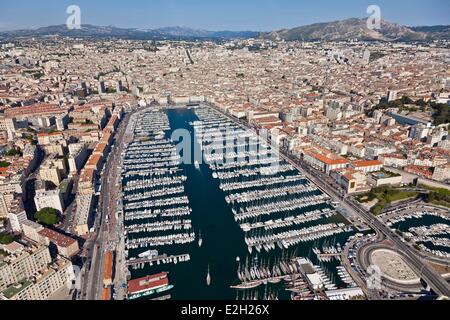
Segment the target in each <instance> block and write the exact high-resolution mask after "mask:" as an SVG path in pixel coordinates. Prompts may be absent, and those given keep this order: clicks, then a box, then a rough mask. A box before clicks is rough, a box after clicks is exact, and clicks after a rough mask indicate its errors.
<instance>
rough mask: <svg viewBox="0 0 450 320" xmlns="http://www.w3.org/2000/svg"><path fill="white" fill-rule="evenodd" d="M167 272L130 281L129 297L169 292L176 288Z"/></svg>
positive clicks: (137, 297)
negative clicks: (170, 281)
mask: <svg viewBox="0 0 450 320" xmlns="http://www.w3.org/2000/svg"><path fill="white" fill-rule="evenodd" d="M167 276H168V273H167V272H161V273H158V274H155V275H150V276H146V277H143V278H139V279H135V280H130V281H128V299H129V300H135V299H140V298H144V297H148V296H152V295H155V294H159V293H163V292H167V291H169V290H171V289H173V288H174V286H173V285H170V283H169V279H168V277H167Z"/></svg>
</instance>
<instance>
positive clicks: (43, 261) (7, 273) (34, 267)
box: [0, 242, 74, 300]
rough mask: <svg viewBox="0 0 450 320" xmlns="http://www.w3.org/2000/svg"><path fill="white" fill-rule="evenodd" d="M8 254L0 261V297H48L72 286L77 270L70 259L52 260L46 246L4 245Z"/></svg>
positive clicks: (8, 298) (24, 298) (10, 298)
mask: <svg viewBox="0 0 450 320" xmlns="http://www.w3.org/2000/svg"><path fill="white" fill-rule="evenodd" d="M2 250H3V251H5V252H6V253H7V256H6V257H5V258H4V259H3V261H2V262H1V263H0V300H46V299H48V298H50V297H51V296H52V295H54V294H55V293H56V292H57V291H59V290H60V289H62V288H63V287H64V286H69V285H70V282H69V281H71V280H72V279H73V276H74V271H73V266H72V263H71V262H70V260H67V259H65V258H58V259H57V260H55V261H52V259H51V256H50V251H49V249H48V247H47V246H43V245H30V246H28V247H24V246H23V245H21V244H18V243H16V242H13V243H12V244H10V245H7V246H2Z"/></svg>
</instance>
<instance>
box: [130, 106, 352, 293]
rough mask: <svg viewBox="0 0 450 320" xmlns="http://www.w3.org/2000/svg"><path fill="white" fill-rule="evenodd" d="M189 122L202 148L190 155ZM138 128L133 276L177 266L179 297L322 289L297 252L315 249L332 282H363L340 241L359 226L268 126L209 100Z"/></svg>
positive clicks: (150, 114)
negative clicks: (252, 124)
mask: <svg viewBox="0 0 450 320" xmlns="http://www.w3.org/2000/svg"><path fill="white" fill-rule="evenodd" d="M161 128H163V130H161ZM179 129H185V130H187V131H189V132H190V133H191V134H192V136H193V137H194V138H193V139H192V141H191V147H192V150H200V153H201V155H202V157H200V158H194V159H192V161H190V162H189V163H183V161H182V159H184V158H185V157H184V156H185V155H184V154H183V152H185V151H184V150H183V151H182V152H180V150H179V149H177V148H178V146H177V143H180V141H173V140H175V139H173V140H172V133H173V132H174V131H175V130H179ZM134 132H135V137H134V140H133V142H132V143H131V144H130V145H129V146H128V148H127V151H126V154H125V158H124V166H123V172H122V178H123V181H122V190H123V203H124V220H125V230H124V232H125V235H126V237H127V241H126V248H127V257H128V258H127V265H128V267H129V273H130V279H140V278H143V277H147V276H151V275H155V274H159V273H161V272H167V273H168V275H169V276H168V277H169V278H170V284H171V286H173V288H170V292H169V293H168V292H163V293H162V294H164V296H167V295H170V297H171V298H173V299H178V300H184V299H228V300H229V299H239V300H253V299H255V298H257V299H264V300H277V299H280V300H281V299H292V298H294V297H297V298H298V297H299V296H301V295H302V294H303V295H304V296H305V297H311V296H312V297H314V295H315V294H316V293H315V291H314V290H313V288H312V287H311V284H310V283H308V280H307V278H305V275H304V274H302V272H301V271H300V269H299V265H298V263H297V262H296V261H297V259H298V258H299V257H308V258H307V259H311V261H314V265H315V268H316V269H317V270H316V271H317V272H318V273H319V274H320V276H321V277H322V278H323V288H322V290H335V289H337V288H347V287H348V286H349V285H350V284H352V283H353V282H352V281H350V280H351V279H349V278H348V275H347V274H344V270H342V269H338V268H337V267H339V266H340V260H339V252H337V249H336V248H340V246H341V245H344V244H345V242H346V241H347V239H348V237H350V236H351V235H353V234H354V231H353V228H352V227H351V226H349V225H348V222H347V221H346V220H345V219H344V218H343V217H342V216H341V215H340V214H339V213H338V212H337V211H336V208H335V207H334V204H333V203H332V201H331V200H330V199H329V198H328V196H326V195H325V194H323V193H322V191H321V190H320V189H318V188H317V187H316V186H315V185H314V184H312V183H311V182H310V181H309V180H308V179H307V178H306V177H305V176H304V175H303V174H302V173H301V172H299V171H298V170H297V169H296V168H294V167H293V166H292V165H290V164H289V163H287V162H286V161H284V160H281V159H279V158H278V157H277V154H276V152H274V150H272V148H271V146H270V145H268V143H267V142H266V141H264V140H263V139H261V138H260V137H259V136H258V135H256V134H255V133H253V132H250V131H248V130H246V129H245V128H242V127H240V126H239V125H237V124H235V123H234V122H232V121H231V120H229V119H228V118H226V117H225V116H223V115H221V114H219V113H218V112H216V111H214V110H213V109H210V108H207V107H196V108H190V109H186V108H176V109H167V110H155V111H146V112H145V113H144V114H143V115H142V117H139V119H138V120H137V122H136V125H135V128H134ZM183 144H184V145H186V144H185V141H183ZM194 154H195V152H194ZM194 156H195V155H194ZM332 244H333V247H334V248H335V250H336V252H334V251H333V250H331V249H330V248H331V246H332ZM313 248H322V250H323V252H321V253H320V254H317V255H316V254H315V252H314V251H313ZM317 250H319V249H317ZM328 256H330V257H331V256H332V257H333V259H328V258H327V257H328ZM189 292H191V293H192V292H195V296H192V294H189ZM157 296H158V294H156V293H155V292H153V293H152V294H151V295H150V296H147V295H146V296H144V297H142V298H145V299H156V298H158V297H157ZM301 297H302V296H301Z"/></svg>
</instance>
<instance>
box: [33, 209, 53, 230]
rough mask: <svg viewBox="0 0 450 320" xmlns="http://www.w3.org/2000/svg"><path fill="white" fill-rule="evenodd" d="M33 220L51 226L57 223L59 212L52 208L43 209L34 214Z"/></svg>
mask: <svg viewBox="0 0 450 320" xmlns="http://www.w3.org/2000/svg"><path fill="white" fill-rule="evenodd" d="M34 218H35V219H36V220H37V221H38V222H40V223H43V224H46V225H50V226H53V225H55V224H57V223H58V221H59V212H58V210H56V209H53V208H44V209H42V210H40V211H38V212H36V214H35V216H34Z"/></svg>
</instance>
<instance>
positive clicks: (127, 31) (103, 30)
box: [0, 24, 260, 40]
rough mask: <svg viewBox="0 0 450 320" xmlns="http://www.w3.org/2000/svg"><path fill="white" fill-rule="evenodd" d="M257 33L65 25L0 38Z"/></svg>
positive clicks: (210, 36) (200, 36) (147, 37)
mask: <svg viewBox="0 0 450 320" xmlns="http://www.w3.org/2000/svg"><path fill="white" fill-rule="evenodd" d="M259 34H260V33H259V32H252V31H237V32H235V31H207V30H198V29H191V28H185V27H166V28H160V29H136V28H117V27H112V26H108V27H99V26H93V25H88V24H87V25H82V26H81V28H80V29H74V30H69V29H68V28H67V26H66V25H57V26H49V27H43V28H38V29H27V30H16V31H6V32H0V37H4V38H18V37H45V36H52V35H59V36H64V37H72V38H102V39H105V38H121V39H136V40H163V39H172V40H176V39H183V40H189V39H239V38H245V39H247V38H256V37H258V36H259Z"/></svg>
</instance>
